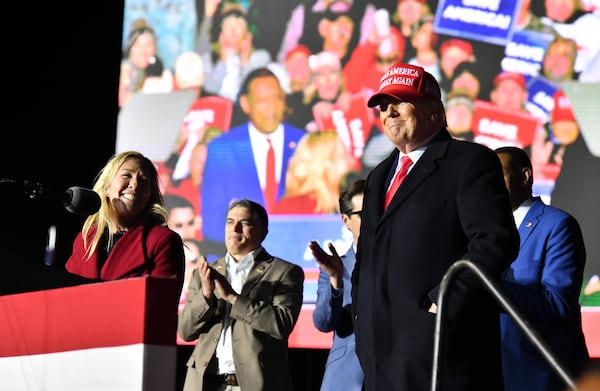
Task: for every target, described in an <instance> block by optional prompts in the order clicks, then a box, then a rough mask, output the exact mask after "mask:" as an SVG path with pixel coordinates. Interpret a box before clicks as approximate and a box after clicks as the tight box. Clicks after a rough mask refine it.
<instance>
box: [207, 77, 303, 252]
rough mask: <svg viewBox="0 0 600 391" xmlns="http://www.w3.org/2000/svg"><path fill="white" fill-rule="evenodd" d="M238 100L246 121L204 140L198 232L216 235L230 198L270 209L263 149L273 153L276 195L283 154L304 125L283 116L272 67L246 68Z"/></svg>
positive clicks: (292, 147) (291, 149)
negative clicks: (260, 204) (209, 139)
mask: <svg viewBox="0 0 600 391" xmlns="http://www.w3.org/2000/svg"><path fill="white" fill-rule="evenodd" d="M239 103H240V107H241V109H242V111H243V112H244V113H245V114H246V115H247V116H248V122H246V123H244V124H242V125H239V126H236V127H234V128H232V129H230V130H229V131H227V132H225V133H224V134H222V135H221V136H219V137H217V138H215V139H213V140H212V141H211V142H210V143H209V144H208V156H207V159H206V166H205V168H204V176H203V179H202V189H201V202H202V230H203V233H204V237H205V238H207V239H210V240H217V241H221V240H222V236H223V230H224V229H225V213H224V212H223V211H226V210H227V209H228V206H229V204H230V203H231V202H232V201H233V200H237V199H242V198H248V199H253V200H258V201H259V202H261V201H262V202H261V203H262V204H263V205H265V207H266V208H267V211H269V212H270V210H269V208H270V207H271V205H269V202H268V200H267V199H265V196H264V190H265V187H266V182H267V179H266V169H267V151H268V148H269V143H270V144H271V145H272V146H273V149H274V155H275V180H276V182H277V183H276V186H277V187H276V196H275V199H276V200H277V199H279V198H281V197H282V196H283V193H284V192H285V173H286V170H287V166H288V160H289V158H290V156H291V155H292V153H293V152H294V150H295V148H296V145H297V143H298V141H299V140H300V138H301V137H302V136H303V135H304V134H305V131H304V130H302V129H299V128H296V127H293V126H291V125H290V124H288V123H285V122H283V121H284V116H285V113H286V110H287V106H286V96H285V92H284V91H283V89H282V88H281V86H280V84H279V80H278V79H277V77H276V76H275V74H274V73H273V72H271V71H270V70H268V69H266V68H259V69H256V70H254V71H252V72H251V73H249V74H248V76H247V77H246V79H245V80H244V83H243V84H242V86H241V89H240V98H239Z"/></svg>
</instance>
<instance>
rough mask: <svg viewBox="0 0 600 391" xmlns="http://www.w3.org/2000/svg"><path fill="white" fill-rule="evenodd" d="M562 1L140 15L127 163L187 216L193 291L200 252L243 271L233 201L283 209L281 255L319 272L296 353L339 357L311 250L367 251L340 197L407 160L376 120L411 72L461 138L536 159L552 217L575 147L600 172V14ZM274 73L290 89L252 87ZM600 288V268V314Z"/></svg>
mask: <svg viewBox="0 0 600 391" xmlns="http://www.w3.org/2000/svg"><path fill="white" fill-rule="evenodd" d="M555 3H556V4H559V2H553V1H546V2H542V1H536V2H534V1H530V0H496V1H467V0H440V1H431V0H429V1H425V0H397V1H396V0H393V1H392V0H387V1H370V2H367V1H359V0H354V1H352V0H345V1H330V0H315V1H279V0H255V1H242V0H239V1H226V0H206V1H195V2H192V1H184V0H171V1H169V0H164V1H151V0H127V1H126V2H125V10H124V12H125V13H124V18H123V19H124V25H123V42H122V44H123V57H122V62H121V72H120V81H119V106H120V109H119V110H120V111H119V118H118V130H117V145H116V150H117V152H121V151H124V150H130V149H135V150H139V151H141V152H143V153H144V154H146V155H147V156H149V157H150V158H151V159H152V160H153V161H154V162H155V164H156V167H157V168H158V170H159V173H160V174H161V178H162V185H163V193H164V195H165V200H166V205H167V208H168V209H170V210H175V209H177V208H179V209H178V210H179V213H172V214H171V216H172V219H171V220H170V222H169V225H170V226H171V228H173V229H174V230H176V231H178V232H179V233H180V234H181V235H182V237H183V238H184V241H186V243H187V246H186V255H187V257H188V261H189V262H188V264H187V269H186V275H187V276H188V277H186V278H189V272H190V271H191V270H192V269H193V268H194V261H195V259H197V257H198V256H199V254H203V255H206V256H207V257H208V258H209V260H214V259H216V258H218V257H221V256H224V255H225V251H226V250H225V247H224V244H223V237H224V223H225V215H226V211H227V206H228V204H229V202H230V201H231V200H233V199H236V198H250V199H253V200H255V201H258V202H260V203H261V204H263V205H265V206H266V207H267V209H268V211H269V218H270V224H269V235H268V237H267V239H266V241H265V242H264V247H265V248H266V249H267V250H268V251H269V252H270V253H271V254H273V255H276V256H279V257H281V258H284V259H286V260H289V261H291V262H294V263H297V264H298V265H301V266H302V267H303V268H304V270H305V274H306V281H305V285H304V305H303V308H302V313H301V316H300V320H299V323H298V325H297V327H296V328H295V330H294V333H293V335H292V336H291V338H290V346H291V347H300V348H329V347H330V345H331V335H330V334H327V333H321V332H318V331H317V330H316V329H315V327H314V326H313V324H312V311H313V308H314V303H315V301H316V291H317V280H318V274H319V269H318V267H317V265H316V262H315V260H314V259H313V257H312V255H311V252H310V250H309V249H308V247H307V245H308V242H309V241H310V240H318V241H319V242H320V243H321V244H325V243H327V242H332V243H334V245H335V247H336V249H337V250H338V252H339V253H344V252H345V251H346V250H347V249H348V248H349V247H350V246H351V244H352V235H351V233H350V231H349V230H347V229H346V228H345V227H344V225H343V223H342V220H341V216H340V214H339V209H338V196H339V192H340V190H341V189H343V188H344V187H345V186H347V185H348V184H349V183H351V182H352V181H353V180H356V179H358V178H365V177H366V176H367V175H368V173H369V171H370V170H371V169H372V168H373V167H375V166H376V165H377V164H378V163H379V162H380V161H381V160H382V159H384V158H385V157H386V156H387V155H388V154H389V153H390V152H391V151H392V149H393V148H394V146H393V145H392V144H391V143H390V142H389V141H388V140H387V139H386V138H385V136H384V134H383V133H382V129H381V125H380V123H379V119H378V118H379V113H378V112H377V108H374V109H370V108H368V107H367V105H366V101H367V100H368V98H369V97H370V96H371V95H372V94H373V93H374V92H376V91H377V89H378V85H379V78H380V77H381V76H382V75H383V73H384V72H385V70H387V68H389V66H391V65H392V64H393V63H394V62H396V61H402V62H405V63H411V64H416V65H420V66H422V67H424V68H425V69H426V70H427V71H428V72H430V73H431V74H432V75H434V76H435V77H436V79H437V80H438V81H439V83H440V86H441V87H442V95H443V99H444V103H445V107H446V111H447V120H448V129H449V131H450V132H451V134H452V135H453V136H454V137H456V138H458V139H464V140H470V141H475V142H479V143H482V144H485V145H487V146H489V147H491V148H496V147H499V146H503V145H516V146H519V147H522V148H524V149H526V150H527V151H528V153H529V154H530V156H531V159H532V161H533V163H534V178H535V182H534V193H535V195H539V196H541V197H542V198H543V199H544V200H545V201H546V202H547V203H552V200H553V198H552V197H553V192H554V189H555V185H556V182H557V178H558V177H559V176H560V174H561V170H562V167H563V157H564V156H565V154H566V153H567V151H568V150H569V149H573V148H575V146H577V145H579V146H581V145H582V146H583V148H582V150H583V151H585V153H587V154H589V155H590V158H591V159H598V158H599V157H600V132H598V131H597V130H595V128H594V126H597V124H598V123H599V121H600V119H599V118H598V110H597V102H599V101H600V84H599V82H600V54H599V53H600V40H599V39H597V35H598V34H594V33H593V32H594V31H595V32H597V33H598V32H600V27H599V26H600V14H599V13H598V10H600V1H598V0H587V1H584V2H583V5H582V8H581V9H576V10H570V9H566V8H564V7H561V6H559V5H556V4H555ZM576 3H578V2H576V1H573V4H576ZM259 68H267V69H268V70H269V71H270V72H272V73H273V74H274V75H275V77H276V79H277V83H276V85H275V86H273V84H272V83H263V84H256V85H253V87H251V88H249V87H248V86H247V85H246V84H245V79H246V77H247V76H248V75H251V74H253V72H254V71H256V70H257V69H259ZM270 146H273V150H274V155H272V156H274V159H273V160H270V159H271V158H270V157H269V153H268V151H269V147H270ZM578 148H579V147H578ZM271 162H274V163H273V166H271ZM270 167H273V168H272V169H271V168H270ZM591 175H596V180H597V178H598V175H600V173H597V172H596V173H592V174H591ZM582 180H583V179H582ZM271 186H274V187H273V189H274V190H269V189H271ZM187 206H189V211H184V210H185V207H187ZM190 211H191V212H190ZM588 235H591V233H590V234H588ZM596 274H600V268H599V267H598V259H596V260H595V264H594V261H593V260H590V262H589V264H588V268H587V276H586V282H585V283H586V284H587V285H586V287H585V288H586V294H585V295H583V293H582V297H583V296H585V298H586V299H587V300H592V301H593V300H596V299H593V297H595V296H594V295H595V294H596V293H597V292H600V282H598V279H597V278H594V276H595V275H596ZM596 277H597V276H596ZM587 279H589V283H588V280H587ZM594 284H595V285H594ZM184 296H185V288H184V292H183V293H182V300H183V298H184ZM597 304H598V305H600V297H598V298H597Z"/></svg>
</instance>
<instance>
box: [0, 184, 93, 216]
mask: <svg viewBox="0 0 600 391" xmlns="http://www.w3.org/2000/svg"><path fill="white" fill-rule="evenodd" d="M1 183H9V184H13V185H17V187H18V188H19V189H20V190H21V191H23V192H24V193H25V195H27V197H28V198H29V199H30V200H38V199H49V200H51V201H58V202H60V203H61V204H62V206H63V207H64V208H65V209H66V210H67V211H69V212H71V213H74V214H77V215H82V216H89V215H91V214H94V213H96V212H97V211H98V210H99V209H100V202H101V201H100V196H99V195H98V193H96V192H95V191H93V190H90V189H86V188H84V187H79V186H72V187H69V188H68V189H67V190H66V191H65V192H64V193H60V192H56V191H53V190H49V189H47V188H45V187H44V186H43V185H42V184H41V183H39V182H32V181H27V180H26V181H23V182H22V184H20V183H19V182H17V181H14V180H12V179H0V184H1ZM19 185H20V186H19Z"/></svg>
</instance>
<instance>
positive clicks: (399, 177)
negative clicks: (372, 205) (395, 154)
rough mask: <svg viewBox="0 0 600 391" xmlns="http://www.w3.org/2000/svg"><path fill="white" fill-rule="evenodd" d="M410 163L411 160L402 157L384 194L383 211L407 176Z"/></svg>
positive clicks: (405, 156)
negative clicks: (400, 163)
mask: <svg viewBox="0 0 600 391" xmlns="http://www.w3.org/2000/svg"><path fill="white" fill-rule="evenodd" d="M412 163H413V162H412V160H410V158H409V157H408V156H407V155H404V156H402V166H401V167H400V169H399V170H398V172H396V175H395V176H394V179H392V184H391V186H390V188H389V189H388V191H387V193H385V209H387V207H388V205H389V204H390V201H391V200H392V197H394V194H395V193H396V190H398V188H399V187H400V184H401V183H402V181H403V180H404V178H406V174H408V169H409V168H410V166H412Z"/></svg>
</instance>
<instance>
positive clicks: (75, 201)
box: [62, 186, 101, 216]
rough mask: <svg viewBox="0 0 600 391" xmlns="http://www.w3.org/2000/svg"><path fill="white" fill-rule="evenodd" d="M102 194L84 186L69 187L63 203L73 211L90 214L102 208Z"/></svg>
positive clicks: (84, 214)
mask: <svg viewBox="0 0 600 391" xmlns="http://www.w3.org/2000/svg"><path fill="white" fill-rule="evenodd" d="M100 202H101V201H100V196H99V195H98V193H96V192H95V191H93V190H90V189H86V188H84V187H79V186H73V187H69V188H68V189H67V191H66V192H65V194H64V196H63V201H62V204H63V206H64V207H65V209H66V210H68V211H69V212H71V213H74V214H78V215H83V216H89V215H91V214H94V213H96V212H97V211H98V210H99V209H100Z"/></svg>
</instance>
